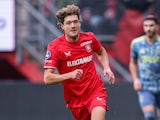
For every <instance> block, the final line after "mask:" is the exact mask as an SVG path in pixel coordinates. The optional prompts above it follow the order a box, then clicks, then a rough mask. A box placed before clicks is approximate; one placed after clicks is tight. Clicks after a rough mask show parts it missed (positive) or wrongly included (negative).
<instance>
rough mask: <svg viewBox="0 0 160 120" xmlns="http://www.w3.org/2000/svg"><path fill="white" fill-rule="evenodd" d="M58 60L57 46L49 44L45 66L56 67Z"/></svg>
mask: <svg viewBox="0 0 160 120" xmlns="http://www.w3.org/2000/svg"><path fill="white" fill-rule="evenodd" d="M57 61H58V57H57V51H56V48H55V47H53V46H52V45H51V44H49V45H48V47H47V51H46V55H45V60H44V68H56V67H57Z"/></svg>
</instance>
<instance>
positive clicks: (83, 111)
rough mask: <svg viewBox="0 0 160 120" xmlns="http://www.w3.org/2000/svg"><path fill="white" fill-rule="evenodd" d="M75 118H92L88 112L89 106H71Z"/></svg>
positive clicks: (77, 119)
mask: <svg viewBox="0 0 160 120" xmlns="http://www.w3.org/2000/svg"><path fill="white" fill-rule="evenodd" d="M70 111H71V112H72V114H73V116H74V118H75V120H90V118H91V116H90V113H89V112H88V108H86V106H85V107H79V108H70Z"/></svg>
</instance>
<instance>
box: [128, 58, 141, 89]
mask: <svg viewBox="0 0 160 120" xmlns="http://www.w3.org/2000/svg"><path fill="white" fill-rule="evenodd" d="M129 69H130V72H131V76H132V78H133V87H134V89H135V90H136V91H138V90H140V89H141V82H140V80H139V78H138V65H137V61H135V60H132V59H131V60H130V63H129Z"/></svg>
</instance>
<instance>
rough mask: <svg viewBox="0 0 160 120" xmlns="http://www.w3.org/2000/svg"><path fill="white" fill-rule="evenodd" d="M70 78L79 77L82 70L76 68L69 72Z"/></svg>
mask: <svg viewBox="0 0 160 120" xmlns="http://www.w3.org/2000/svg"><path fill="white" fill-rule="evenodd" d="M70 75H71V78H72V79H80V78H81V77H82V75H83V70H82V69H76V70H74V71H72V72H70Z"/></svg>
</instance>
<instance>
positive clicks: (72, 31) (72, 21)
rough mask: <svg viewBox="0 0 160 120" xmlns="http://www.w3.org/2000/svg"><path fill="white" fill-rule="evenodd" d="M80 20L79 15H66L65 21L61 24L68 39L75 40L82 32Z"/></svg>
mask: <svg viewBox="0 0 160 120" xmlns="http://www.w3.org/2000/svg"><path fill="white" fill-rule="evenodd" d="M80 26H81V24H80V21H79V19H78V16H77V15H70V16H67V17H65V19H64V23H63V24H62V25H61V28H62V30H63V31H64V33H65V35H66V38H67V40H69V41H74V40H77V38H78V35H79V32H80Z"/></svg>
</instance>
